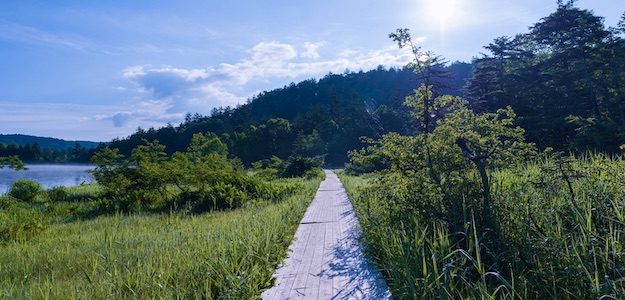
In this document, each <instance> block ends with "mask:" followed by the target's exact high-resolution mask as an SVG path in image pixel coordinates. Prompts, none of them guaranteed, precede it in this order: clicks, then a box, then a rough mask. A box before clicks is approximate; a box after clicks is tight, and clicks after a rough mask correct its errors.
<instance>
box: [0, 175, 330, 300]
mask: <svg viewBox="0 0 625 300" xmlns="http://www.w3.org/2000/svg"><path fill="white" fill-rule="evenodd" d="M281 180H285V181H297V182H300V183H301V184H302V186H303V187H304V188H302V189H299V190H298V192H297V193H296V194H295V195H292V196H288V197H286V198H285V199H282V200H280V201H275V202H269V201H264V202H263V201H259V202H255V203H254V204H250V205H247V206H246V207H244V208H241V209H237V210H231V211H223V212H213V213H205V214H201V215H193V214H188V213H182V212H175V213H160V214H147V213H142V214H134V215H121V214H114V215H105V216H99V217H95V218H82V219H81V218H78V219H75V220H72V218H67V217H63V216H67V215H68V214H67V213H66V211H67V210H70V211H74V212H75V211H77V210H80V209H82V208H81V207H84V205H82V206H81V204H77V203H73V204H72V203H60V204H59V203H56V204H48V205H49V207H48V210H49V211H50V212H48V213H47V214H48V215H50V216H51V217H49V220H50V224H49V225H47V228H46V229H43V231H41V232H39V233H38V234H36V235H33V236H32V237H28V238H22V239H16V240H10V241H5V242H4V243H2V244H0V298H10V299H105V298H108V299H117V298H138V299H173V298H184V299H256V298H259V296H260V293H261V291H262V290H263V289H265V288H268V287H270V286H271V284H272V282H271V275H272V273H273V271H274V269H275V267H276V266H277V264H278V263H279V262H280V261H281V260H282V259H283V258H284V257H285V255H286V249H287V247H288V245H289V244H290V242H291V239H292V237H293V235H294V232H295V229H296V228H297V225H298V223H299V220H300V219H301V217H302V216H303V213H304V211H305V209H306V207H307V205H308V204H309V203H310V201H311V200H312V198H313V196H314V193H315V191H316V188H317V187H318V184H319V180H317V179H314V180H303V179H281ZM80 189H97V188H94V187H91V188H87V187H83V188H76V189H75V191H73V192H75V193H79V192H80V191H79V190H80ZM89 192H93V191H87V192H85V193H87V194H88V193H89ZM72 207H73V208H72ZM24 209H26V208H24ZM87 210H88V209H87ZM44 211H45V209H44ZM59 211H60V212H59ZM55 212H56V213H55ZM61 212H62V213H61Z"/></svg>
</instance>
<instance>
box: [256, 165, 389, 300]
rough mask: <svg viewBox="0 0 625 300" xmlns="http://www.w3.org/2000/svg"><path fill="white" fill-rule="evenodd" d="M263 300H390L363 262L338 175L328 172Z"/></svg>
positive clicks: (377, 276)
mask: <svg viewBox="0 0 625 300" xmlns="http://www.w3.org/2000/svg"><path fill="white" fill-rule="evenodd" d="M295 238H296V239H295V241H294V242H293V243H292V244H291V246H290V247H289V249H290V253H289V257H288V258H287V259H286V261H285V262H284V264H283V265H282V266H281V267H280V268H278V270H276V273H275V274H274V277H275V278H276V284H275V286H274V287H272V288H271V289H269V290H267V291H265V292H264V293H263V295H262V298H263V299H391V294H390V292H389V290H388V287H387V285H386V282H385V281H384V279H383V278H382V276H381V274H380V272H379V271H378V270H377V269H375V267H374V265H373V264H372V263H371V262H370V261H369V260H368V258H367V257H366V255H365V253H364V251H363V247H362V243H361V239H362V233H361V230H360V225H359V223H358V219H357V218H356V215H355V213H354V210H353V207H352V205H351V203H350V201H349V199H348V197H347V194H346V193H345V190H344V189H343V186H342V184H341V183H340V181H339V180H338V177H337V176H336V174H334V173H332V172H330V171H326V180H325V181H324V182H323V183H322V184H321V186H320V187H319V190H318V191H317V196H316V197H315V199H314V200H313V203H312V204H311V205H310V207H309V208H308V210H307V211H306V214H305V216H304V218H303V219H302V222H301V223H300V226H299V228H298V229H297V232H296V234H295Z"/></svg>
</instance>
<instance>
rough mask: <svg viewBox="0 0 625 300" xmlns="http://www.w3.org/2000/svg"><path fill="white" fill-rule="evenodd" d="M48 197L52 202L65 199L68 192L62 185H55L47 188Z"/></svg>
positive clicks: (67, 196) (67, 197)
mask: <svg viewBox="0 0 625 300" xmlns="http://www.w3.org/2000/svg"><path fill="white" fill-rule="evenodd" d="M48 198H49V199H50V201H53V202H62V201H67V200H68V199H69V193H68V192H67V189H66V188H65V187H64V186H55V187H53V188H51V189H49V190H48Z"/></svg>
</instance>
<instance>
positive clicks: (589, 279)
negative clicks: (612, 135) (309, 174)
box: [340, 156, 625, 299]
mask: <svg viewBox="0 0 625 300" xmlns="http://www.w3.org/2000/svg"><path fill="white" fill-rule="evenodd" d="M340 176H341V179H342V180H343V182H344V183H345V186H346V189H347V191H348V193H349V195H350V197H351V199H352V201H353V203H354V206H355V209H356V211H357V214H358V216H359V219H360V222H361V224H362V227H363V231H364V235H365V239H366V242H367V245H368V249H369V251H370V252H371V254H372V255H373V256H374V257H375V259H376V261H377V263H378V265H379V267H380V268H381V269H382V270H383V272H384V274H385V276H386V278H387V281H388V283H389V286H390V288H391V290H392V293H393V296H394V297H395V298H398V299H422V298H439V299H467V298H470V299H599V298H601V299H622V298H625V161H623V160H622V159H620V158H614V159H611V158H606V157H602V156H588V157H585V158H582V159H579V160H569V161H557V160H554V159H542V160H538V161H535V162H532V163H528V164H526V165H523V166H518V167H511V168H507V169H502V170H497V171H494V172H493V173H492V176H491V181H492V195H493V209H494V212H495V215H494V217H493V218H495V220H493V221H494V222H491V223H492V224H495V226H494V227H493V228H486V229H484V228H481V229H478V228H476V227H477V226H476V225H475V224H476V222H475V221H474V218H473V213H472V208H471V207H469V206H463V207H462V210H463V211H462V212H461V213H456V214H451V213H448V214H447V215H445V216H433V217H432V216H430V215H429V214H428V213H429V212H428V211H427V209H425V210H424V209H423V207H422V206H417V207H419V208H420V209H421V210H418V209H413V208H410V206H406V205H403V203H405V202H410V201H411V200H413V199H415V197H419V195H414V194H411V188H410V186H409V185H408V184H403V183H402V182H401V180H397V179H395V180H393V181H390V180H388V179H386V180H385V179H383V177H384V176H379V175H374V176H371V175H369V176H364V177H353V176H347V175H345V174H340ZM458 194H459V193H458ZM467 197H469V196H467ZM457 200H458V202H460V203H471V202H472V201H469V199H457ZM452 216H453V217H454V218H457V216H464V217H463V218H464V219H463V220H460V221H461V224H464V225H463V227H462V229H461V230H455V231H453V232H452V231H450V228H455V227H454V226H450V223H455V224H457V223H459V222H458V220H453V219H452ZM462 222H463V223H462Z"/></svg>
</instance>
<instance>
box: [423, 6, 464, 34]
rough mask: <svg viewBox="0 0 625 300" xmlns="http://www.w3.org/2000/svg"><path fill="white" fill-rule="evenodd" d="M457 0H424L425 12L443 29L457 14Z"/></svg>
mask: <svg viewBox="0 0 625 300" xmlns="http://www.w3.org/2000/svg"><path fill="white" fill-rule="evenodd" d="M458 2H459V1H458V0H426V12H427V15H428V17H429V18H430V19H431V20H436V21H438V22H439V25H440V27H441V30H443V29H444V28H445V27H447V25H448V24H449V23H450V22H453V20H454V18H455V17H457V15H458V5H459V3H458Z"/></svg>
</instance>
